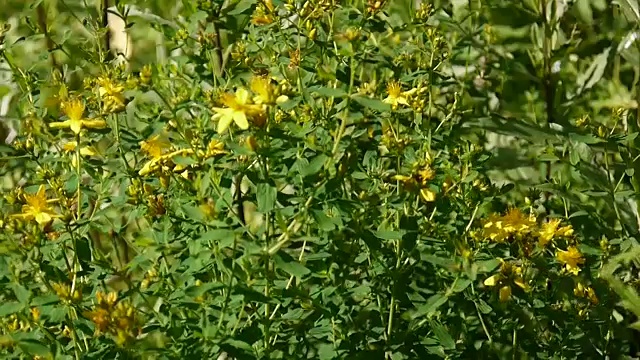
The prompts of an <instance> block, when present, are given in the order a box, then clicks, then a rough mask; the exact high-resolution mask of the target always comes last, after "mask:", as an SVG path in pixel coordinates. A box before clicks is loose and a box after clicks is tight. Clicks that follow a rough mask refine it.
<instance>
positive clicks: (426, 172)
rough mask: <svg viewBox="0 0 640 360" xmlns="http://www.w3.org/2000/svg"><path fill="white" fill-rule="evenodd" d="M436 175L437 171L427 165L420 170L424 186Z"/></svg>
mask: <svg viewBox="0 0 640 360" xmlns="http://www.w3.org/2000/svg"><path fill="white" fill-rule="evenodd" d="M435 177H436V172H435V171H434V170H433V169H432V168H431V167H430V166H429V165H427V166H425V167H423V168H422V169H420V170H419V171H418V178H419V179H420V183H421V184H422V186H426V185H427V182H429V181H430V180H433V178H435Z"/></svg>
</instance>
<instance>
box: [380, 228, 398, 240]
mask: <svg viewBox="0 0 640 360" xmlns="http://www.w3.org/2000/svg"><path fill="white" fill-rule="evenodd" d="M375 235H376V237H377V238H379V239H383V240H400V239H402V235H404V232H403V231H393V230H380V231H376V232H375Z"/></svg>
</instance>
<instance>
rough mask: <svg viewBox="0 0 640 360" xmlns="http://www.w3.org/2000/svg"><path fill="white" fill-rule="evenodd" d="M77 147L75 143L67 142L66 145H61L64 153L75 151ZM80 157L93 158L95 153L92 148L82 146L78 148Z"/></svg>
mask: <svg viewBox="0 0 640 360" xmlns="http://www.w3.org/2000/svg"><path fill="white" fill-rule="evenodd" d="M77 147H78V142H77V141H69V142H68V143H66V144H64V145H62V150H64V151H65V152H72V151H75V150H76V148H77ZM80 155H82V156H95V155H96V151H95V149H94V148H93V147H92V146H83V147H81V148H80Z"/></svg>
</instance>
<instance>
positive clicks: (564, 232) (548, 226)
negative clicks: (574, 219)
mask: <svg viewBox="0 0 640 360" xmlns="http://www.w3.org/2000/svg"><path fill="white" fill-rule="evenodd" d="M559 226H560V219H552V220H549V221H547V222H546V223H544V224H542V227H541V229H540V230H539V231H538V244H540V246H541V247H545V246H546V245H547V244H548V243H549V242H550V241H551V240H553V238H554V237H556V236H571V234H573V228H572V227H571V225H568V226H563V227H559Z"/></svg>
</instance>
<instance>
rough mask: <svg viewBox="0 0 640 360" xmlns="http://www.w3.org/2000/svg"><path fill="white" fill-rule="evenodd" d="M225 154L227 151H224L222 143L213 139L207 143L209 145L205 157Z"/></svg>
mask: <svg viewBox="0 0 640 360" xmlns="http://www.w3.org/2000/svg"><path fill="white" fill-rule="evenodd" d="M226 152H227V151H226V150H225V149H224V143H223V142H221V141H218V140H216V139H213V140H211V142H209V145H207V153H206V154H205V155H206V156H207V157H212V156H216V155H221V154H224V153H226Z"/></svg>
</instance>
